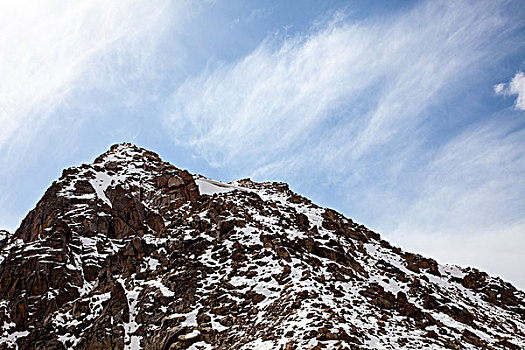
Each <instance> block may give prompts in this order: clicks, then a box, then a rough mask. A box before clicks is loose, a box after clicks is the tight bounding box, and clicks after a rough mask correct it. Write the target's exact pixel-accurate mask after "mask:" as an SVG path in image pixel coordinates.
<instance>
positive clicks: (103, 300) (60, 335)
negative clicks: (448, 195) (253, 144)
mask: <svg viewBox="0 0 525 350" xmlns="http://www.w3.org/2000/svg"><path fill="white" fill-rule="evenodd" d="M0 247H1V255H0V325H1V328H0V349H13V348H19V349H159V350H161V349H260V350H262V349H286V350H288V349H375V348H377V349H400V348H403V349H422V348H428V349H464V348H466V349H483V348H486V349H491V348H495V349H523V348H524V346H525V333H524V330H525V294H524V293H523V292H522V291H519V290H516V289H515V288H514V287H513V286H512V285H510V284H509V283H506V282H504V281H502V280H501V279H499V278H494V277H490V276H488V275H487V274H485V273H483V272H480V271H478V270H475V269H471V268H461V267H457V266H450V265H441V264H438V263H437V262H436V261H434V260H432V259H427V258H424V257H422V256H420V255H418V254H413V253H408V252H403V251H402V250H401V249H399V248H397V247H394V246H392V245H390V244H389V243H388V242H387V241H385V240H382V239H381V237H380V235H379V234H377V233H375V232H372V231H371V230H368V229H367V228H366V227H364V226H362V225H359V224H357V223H354V222H353V221H352V220H351V219H348V218H346V217H344V216H343V215H341V214H339V213H337V212H335V211H333V210H330V209H325V208H321V207H319V206H317V205H315V204H314V203H312V202H311V201H310V200H308V199H307V198H304V197H302V196H300V195H298V194H296V193H294V192H292V191H291V190H290V189H289V188H288V185H286V184H284V183H276V182H265V183H256V182H253V181H251V180H249V179H244V180H239V181H235V182H233V183H227V184H226V183H221V182H217V181H213V180H210V179H207V178H205V177H202V176H195V175H192V174H190V173H189V172H187V171H185V170H181V169H178V168H176V167H174V166H173V165H171V164H169V163H166V162H164V161H162V160H161V159H160V158H159V157H158V155H157V154H155V153H153V152H150V151H147V150H145V149H142V148H139V147H137V146H134V145H131V144H119V145H115V146H112V147H111V149H110V150H109V151H107V152H106V153H104V154H102V155H101V156H99V157H98V158H97V159H96V160H95V161H94V163H93V164H83V165H81V166H79V167H73V168H69V169H66V170H64V172H63V174H62V176H61V177H60V179H59V180H58V181H56V182H54V183H53V184H52V185H51V187H50V188H49V189H48V190H47V192H46V193H45V195H44V196H43V198H42V199H41V200H40V201H39V202H38V204H37V205H36V207H35V208H34V209H33V210H32V211H31V212H29V214H28V215H27V217H26V218H25V219H24V220H23V222H22V224H21V225H20V228H19V229H18V230H17V231H16V232H15V233H14V234H10V233H8V232H5V231H1V232H0Z"/></svg>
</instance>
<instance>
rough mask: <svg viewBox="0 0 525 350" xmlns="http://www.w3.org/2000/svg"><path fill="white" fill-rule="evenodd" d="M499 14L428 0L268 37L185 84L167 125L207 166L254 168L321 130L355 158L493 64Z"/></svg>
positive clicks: (501, 23) (493, 7) (490, 8)
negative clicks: (383, 14)
mask: <svg viewBox="0 0 525 350" xmlns="http://www.w3.org/2000/svg"><path fill="white" fill-rule="evenodd" d="M500 12H501V8H499V7H498V5H497V4H491V3H489V2H478V3H476V4H471V3H464V2H455V3H449V4H445V3H438V2H427V3H424V4H422V5H420V6H418V7H416V8H414V9H413V10H412V11H411V12H410V13H408V14H404V15H403V16H394V17H392V18H387V19H384V18H381V19H377V20H376V21H374V20H369V21H363V22H358V23H352V22H348V21H345V20H344V19H339V20H334V21H333V22H331V23H328V24H326V25H325V26H324V27H323V28H322V29H319V30H316V31H314V32H312V33H308V34H304V35H298V36H295V37H292V38H285V39H283V40H282V41H281V40H279V39H275V38H270V39H268V40H267V41H265V42H264V43H262V44H261V45H260V46H259V47H258V48H257V49H256V50H255V51H253V52H252V53H251V54H249V55H247V56H246V57H244V58H242V59H240V60H239V61H237V62H235V63H232V64H224V65H219V66H218V67H216V68H215V69H210V70H208V71H206V72H204V73H202V74H201V75H199V76H196V77H193V78H190V79H188V80H187V81H186V82H185V83H184V84H183V85H182V86H181V87H180V88H178V89H177V91H176V92H175V93H174V95H173V96H172V102H171V103H170V105H169V107H168V109H167V118H166V119H167V124H168V125H169V126H170V127H171V128H172V130H173V133H172V134H173V135H174V138H175V140H176V141H177V142H179V143H181V144H188V145H191V149H192V150H194V151H195V152H196V153H197V154H198V155H199V156H201V157H203V158H205V159H207V160H208V161H209V162H211V163H214V164H222V165H226V164H227V165H230V166H231V165H232V164H235V163H236V162H237V163H243V164H244V165H245V164H246V162H248V163H250V166H251V167H252V168H255V167H258V166H264V165H265V164H266V162H268V161H269V159H270V158H269V157H268V155H269V154H270V153H271V154H272V157H271V158H272V159H275V157H273V156H274V155H275V153H277V154H279V153H281V151H282V150H288V151H291V150H295V149H300V148H302V147H303V145H304V143H305V142H306V143H309V144H312V143H314V144H330V142H326V141H325V140H323V141H321V142H312V137H311V136H312V135H316V136H319V133H320V132H319V130H320V127H321V126H322V130H324V131H326V130H327V129H328V130H329V131H330V132H333V133H337V134H339V137H344V142H343V145H342V146H343V147H338V152H339V153H344V154H348V152H350V154H351V155H352V156H353V157H354V158H355V159H357V158H359V157H360V156H362V155H364V154H366V153H367V152H368V150H370V149H371V148H372V147H373V146H374V145H376V146H377V145H382V144H385V143H387V142H389V141H390V140H392V139H393V138H394V137H395V136H400V134H402V133H403V132H406V131H407V130H409V128H410V127H411V126H414V125H416V124H417V123H418V122H419V121H421V120H423V119H424V118H425V117H426V116H427V115H426V114H424V113H422V112H423V111H424V110H425V109H426V108H428V107H429V106H430V105H431V104H432V103H436V101H437V99H438V98H441V97H442V96H443V95H444V94H445V93H446V92H449V91H450V90H453V89H454V83H458V81H460V80H461V79H464V78H465V77H467V76H468V75H469V74H472V72H473V71H474V70H475V68H474V67H477V66H479V65H480V64H487V63H488V62H490V61H491V60H492V59H493V54H492V52H491V50H494V49H495V48H497V47H498V46H500V48H502V47H503V46H504V40H503V43H502V42H499V43H498V42H497V40H498V39H504V37H503V38H502V37H501V36H502V35H503V34H501V30H502V29H503V28H506V26H508V22H507V21H505V19H504V18H502V14H501V13H500ZM506 31H509V29H508V28H506ZM343 126H344V127H343ZM314 139H315V140H319V137H315V138H314ZM338 158H339V159H341V157H338ZM344 158H346V156H345V157H344Z"/></svg>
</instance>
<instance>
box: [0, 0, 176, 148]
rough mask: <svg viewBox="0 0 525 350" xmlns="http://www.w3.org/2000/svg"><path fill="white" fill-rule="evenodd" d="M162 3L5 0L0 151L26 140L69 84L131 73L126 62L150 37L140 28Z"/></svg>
mask: <svg viewBox="0 0 525 350" xmlns="http://www.w3.org/2000/svg"><path fill="white" fill-rule="evenodd" d="M168 9H169V2H167V1H164V0H155V1H153V2H151V1H136V2H129V1H112V2H109V3H108V2H105V1H75V2H74V3H64V2H61V1H38V2H34V1H24V0H22V1H16V2H11V3H4V4H3V5H2V11H1V12H0V33H1V34H0V76H2V80H1V81H0V125H2V127H1V128H0V149H3V148H5V147H7V146H9V148H13V147H15V145H14V144H19V143H20V140H21V139H25V140H26V142H28V139H29V138H31V135H32V133H34V132H36V130H38V127H39V125H40V124H42V123H44V122H45V121H46V118H47V117H49V116H50V115H51V114H52V113H53V111H55V109H56V108H57V107H58V106H59V105H61V104H63V103H65V102H66V101H67V97H68V96H69V95H70V94H71V92H72V91H74V90H75V89H76V88H82V89H89V87H96V86H98V87H102V86H107V85H108V84H114V83H115V82H117V81H121V82H122V81H124V80H126V78H125V77H124V76H123V75H122V74H120V73H122V70H124V69H128V71H127V73H128V75H132V74H133V72H134V70H133V69H130V64H131V63H129V62H133V63H132V64H135V65H137V64H140V56H141V55H144V54H145V53H147V52H148V47H149V45H151V41H152V39H151V37H148V35H145V33H146V34H147V33H148V32H149V31H151V30H154V29H155V27H158V26H159V25H162V21H160V20H159V19H160V18H161V17H162V14H163V12H164V11H167V10H168ZM137 46H139V47H137ZM129 57H132V59H128V58H129ZM15 141H17V142H15Z"/></svg>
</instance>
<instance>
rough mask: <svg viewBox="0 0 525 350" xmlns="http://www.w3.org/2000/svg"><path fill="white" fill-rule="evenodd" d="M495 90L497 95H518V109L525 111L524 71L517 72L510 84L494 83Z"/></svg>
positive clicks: (516, 105)
mask: <svg viewBox="0 0 525 350" xmlns="http://www.w3.org/2000/svg"><path fill="white" fill-rule="evenodd" d="M494 92H495V93H496V94H497V95H506V96H509V95H516V96H517V97H516V102H515V107H516V109H518V110H522V111H525V74H523V72H518V73H516V75H515V76H514V78H512V80H511V81H510V83H508V84H504V83H500V84H496V85H494Z"/></svg>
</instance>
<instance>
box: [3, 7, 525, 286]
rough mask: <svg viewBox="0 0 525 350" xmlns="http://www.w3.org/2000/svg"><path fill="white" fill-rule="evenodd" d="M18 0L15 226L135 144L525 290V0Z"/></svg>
mask: <svg viewBox="0 0 525 350" xmlns="http://www.w3.org/2000/svg"><path fill="white" fill-rule="evenodd" d="M0 6H1V11H0V76H1V77H2V79H1V80H0V179H1V181H0V227H3V228H7V229H10V230H15V229H16V227H17V226H18V225H19V224H20V221H21V219H22V218H23V217H24V216H25V214H26V213H27V211H29V210H30V209H31V208H32V207H33V206H34V204H35V203H36V201H37V200H38V199H39V198H40V196H41V195H42V194H43V192H44V191H45V189H46V188H47V187H48V186H49V184H50V183H51V182H52V181H53V180H54V179H56V178H57V177H58V176H59V175H60V172H61V170H62V169H63V168H65V167H68V166H71V165H77V164H80V163H82V162H90V161H92V160H93V158H94V157H95V156H96V155H98V154H100V153H102V152H103V151H105V150H106V149H107V148H108V147H109V145H111V144H113V143H116V142H122V141H131V142H135V143H136V144H138V145H140V146H144V147H146V148H150V149H152V150H155V151H157V152H159V153H160V154H161V156H162V157H163V158H164V159H166V160H168V161H170V162H172V163H174V164H175V165H177V166H179V167H183V168H187V169H189V170H190V171H192V172H196V173H202V174H204V175H207V176H209V177H212V178H215V179H219V180H224V181H229V180H234V179H238V178H241V177H246V176H251V177H252V178H255V179H256V180H261V181H264V180H279V181H286V182H288V183H290V185H291V187H292V188H293V189H294V190H296V191H298V192H300V193H302V194H304V195H306V196H308V197H310V198H312V199H313V200H314V201H315V202H317V203H319V204H322V205H325V206H329V207H332V208H335V209H337V210H339V211H341V212H343V213H344V214H345V215H347V216H349V217H352V218H353V219H354V220H356V221H359V222H362V223H364V224H365V225H367V226H369V227H371V228H373V229H375V230H378V231H379V232H381V233H382V234H383V236H384V237H385V238H387V239H388V240H390V241H391V242H392V243H394V244H396V245H400V246H402V247H403V248H404V249H408V250H412V251H416V252H420V253H423V254H425V255H428V256H431V257H434V258H436V259H437V260H438V261H440V262H444V263H458V264H462V265H471V266H475V267H478V268H481V269H483V270H486V271H488V272H490V273H492V274H496V275H499V276H502V277H503V278H505V279H507V280H509V281H511V282H513V283H514V284H516V285H517V286H519V287H521V288H525V277H524V276H523V274H522V272H521V267H522V266H524V265H525V254H523V253H522V252H523V251H524V250H525V176H524V174H525V76H524V73H523V72H524V71H525V61H524V60H525V8H524V7H523V5H522V3H521V2H520V1H519V0H518V1H496V2H495V1H483V0H481V1H394V2H392V1H379V2H373V3H372V4H371V3H370V2H368V1H351V2H348V1H336V0H329V1H321V0H309V1H301V2H295V1H287V2H282V1H277V0H273V1H255V0H254V1H243V2H239V1H220V0H217V1H212V0H194V1H191V0H184V1H178V2H172V1H168V0H148V1H146V0H142V1H140V0H139V1H125V0H117V1H112V2H110V3H108V2H104V1H96V0H95V1H91V0H90V1H87V0H85V1H84V0H80V1H76V2H74V3H69V4H66V3H64V2H62V1H39V2H35V1H18V2H13V3H11V4H2V5H0Z"/></svg>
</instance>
